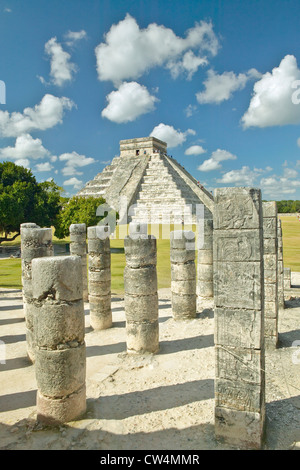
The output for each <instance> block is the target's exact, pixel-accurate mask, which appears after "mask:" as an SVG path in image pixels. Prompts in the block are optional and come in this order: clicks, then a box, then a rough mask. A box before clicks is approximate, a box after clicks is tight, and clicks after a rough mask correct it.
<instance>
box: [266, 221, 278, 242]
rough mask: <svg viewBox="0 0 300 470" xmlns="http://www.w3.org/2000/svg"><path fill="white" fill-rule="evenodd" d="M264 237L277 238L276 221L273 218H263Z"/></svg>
mask: <svg viewBox="0 0 300 470" xmlns="http://www.w3.org/2000/svg"><path fill="white" fill-rule="evenodd" d="M263 220H264V237H265V238H276V237H277V221H276V218H275V217H264V218H263Z"/></svg>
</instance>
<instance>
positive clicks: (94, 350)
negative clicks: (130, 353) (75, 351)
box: [86, 342, 127, 357]
mask: <svg viewBox="0 0 300 470" xmlns="http://www.w3.org/2000/svg"><path fill="white" fill-rule="evenodd" d="M126 350H127V345H126V343H124V342H122V343H116V344H103V345H102V346H87V348H86V357H92V356H104V355H105V354H116V353H122V352H124V351H125V352H126Z"/></svg>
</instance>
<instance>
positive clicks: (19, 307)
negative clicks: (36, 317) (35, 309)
mask: <svg viewBox="0 0 300 470" xmlns="http://www.w3.org/2000/svg"><path fill="white" fill-rule="evenodd" d="M6 310H23V305H7V306H6V307H0V312H5V311H6Z"/></svg>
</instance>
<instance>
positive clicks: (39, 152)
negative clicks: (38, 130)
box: [0, 134, 50, 160]
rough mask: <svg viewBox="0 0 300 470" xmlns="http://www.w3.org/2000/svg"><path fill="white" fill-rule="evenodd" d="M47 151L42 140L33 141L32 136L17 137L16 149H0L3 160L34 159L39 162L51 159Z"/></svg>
mask: <svg viewBox="0 0 300 470" xmlns="http://www.w3.org/2000/svg"><path fill="white" fill-rule="evenodd" d="M49 156H50V152H49V150H47V149H46V148H45V147H44V146H43V144H42V141H41V140H40V139H33V137H31V135H30V134H23V135H20V136H18V137H17V139H16V142H15V145H14V147H11V146H10V147H4V148H1V149H0V157H1V158H3V159H12V160H19V159H24V158H26V159H33V160H39V159H42V158H45V157H49Z"/></svg>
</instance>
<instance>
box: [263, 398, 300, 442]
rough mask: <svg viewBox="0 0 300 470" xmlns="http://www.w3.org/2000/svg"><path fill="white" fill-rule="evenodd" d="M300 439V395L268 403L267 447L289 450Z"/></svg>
mask: <svg viewBox="0 0 300 470" xmlns="http://www.w3.org/2000/svg"><path fill="white" fill-rule="evenodd" d="M299 441H300V396H299V395H298V396H295V397H291V398H287V399H284V400H275V401H272V402H269V403H266V448H267V449H268V448H269V449H274V448H279V449H282V450H289V449H292V448H293V445H294V444H295V443H296V442H299Z"/></svg>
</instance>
